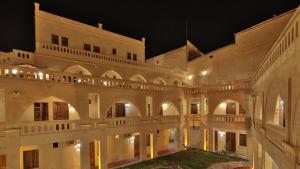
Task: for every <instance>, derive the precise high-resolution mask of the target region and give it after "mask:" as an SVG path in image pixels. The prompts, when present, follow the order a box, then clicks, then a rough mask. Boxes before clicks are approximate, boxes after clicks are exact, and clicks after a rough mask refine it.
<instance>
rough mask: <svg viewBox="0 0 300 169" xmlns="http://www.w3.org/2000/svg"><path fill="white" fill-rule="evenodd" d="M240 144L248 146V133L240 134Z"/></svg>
mask: <svg viewBox="0 0 300 169" xmlns="http://www.w3.org/2000/svg"><path fill="white" fill-rule="evenodd" d="M240 146H243V147H247V134H240Z"/></svg>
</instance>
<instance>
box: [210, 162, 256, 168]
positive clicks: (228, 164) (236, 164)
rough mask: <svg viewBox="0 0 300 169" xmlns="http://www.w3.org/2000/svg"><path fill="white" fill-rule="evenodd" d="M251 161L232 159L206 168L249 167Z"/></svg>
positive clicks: (250, 166)
mask: <svg viewBox="0 0 300 169" xmlns="http://www.w3.org/2000/svg"><path fill="white" fill-rule="evenodd" d="M251 168H252V163H250V162H247V161H232V162H223V163H216V164H213V165H211V166H210V167H208V168H207V169H251Z"/></svg>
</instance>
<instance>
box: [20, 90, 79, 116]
mask: <svg viewBox="0 0 300 169" xmlns="http://www.w3.org/2000/svg"><path fill="white" fill-rule="evenodd" d="M57 106H59V107H57ZM54 107H56V108H54ZM61 108H64V110H65V111H68V113H67V116H66V117H67V119H61V118H63V117H61V116H58V111H61ZM56 110H58V111H56ZM55 111H56V112H55ZM38 112H39V113H38ZM79 119H80V115H79V113H78V111H77V110H76V109H75V107H74V106H73V105H71V104H70V103H68V102H66V101H65V100H63V99H60V98H57V97H54V96H49V97H45V98H41V99H37V100H35V101H34V102H32V103H31V104H29V105H28V106H27V107H26V108H25V111H24V112H23V114H22V117H21V121H54V120H79Z"/></svg>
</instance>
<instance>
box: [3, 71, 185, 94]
mask: <svg viewBox="0 0 300 169" xmlns="http://www.w3.org/2000/svg"><path fill="white" fill-rule="evenodd" d="M0 78H11V79H20V80H21V79H22V80H30V81H37V82H49V83H63V84H74V85H85V86H95V87H101V88H123V89H134V90H150V91H156V92H162V91H174V90H176V89H181V88H179V87H176V86H166V85H159V84H153V83H144V82H136V81H127V80H120V79H110V78H102V77H93V76H82V75H73V74H65V73H59V72H52V71H43V70H37V69H34V68H29V67H28V68H27V67H12V66H7V67H0Z"/></svg>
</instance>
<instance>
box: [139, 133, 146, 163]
mask: <svg viewBox="0 0 300 169" xmlns="http://www.w3.org/2000/svg"><path fill="white" fill-rule="evenodd" d="M146 159H147V134H145V133H141V134H140V161H144V160H146Z"/></svg>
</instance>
